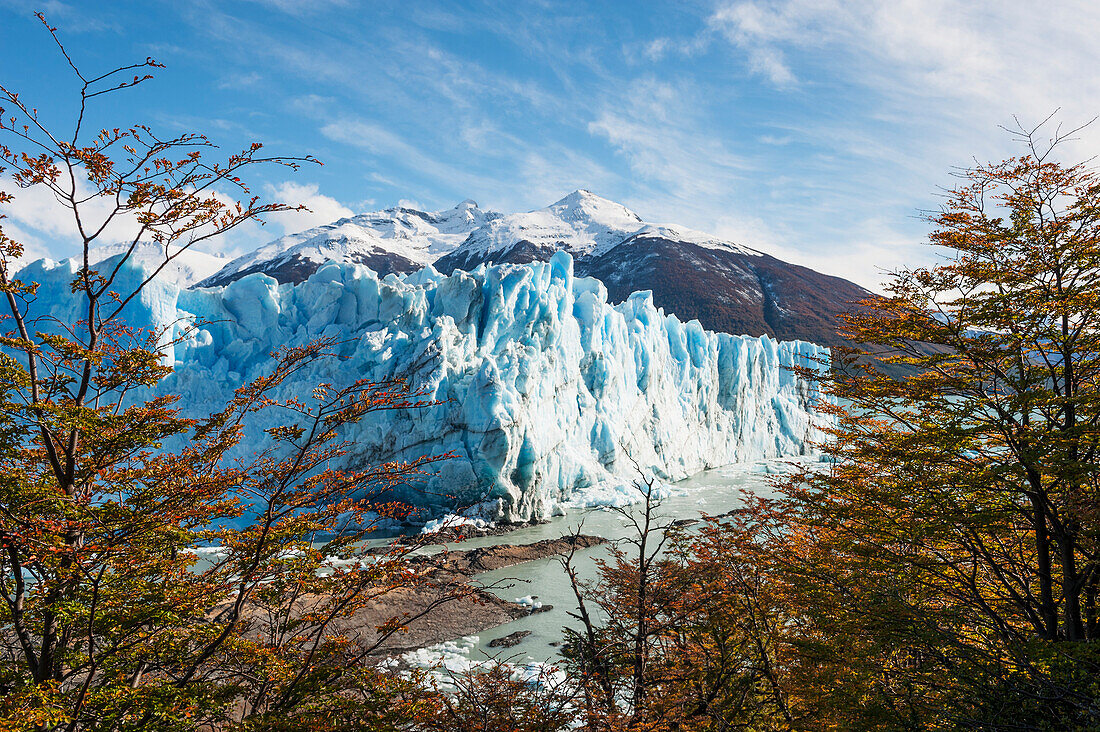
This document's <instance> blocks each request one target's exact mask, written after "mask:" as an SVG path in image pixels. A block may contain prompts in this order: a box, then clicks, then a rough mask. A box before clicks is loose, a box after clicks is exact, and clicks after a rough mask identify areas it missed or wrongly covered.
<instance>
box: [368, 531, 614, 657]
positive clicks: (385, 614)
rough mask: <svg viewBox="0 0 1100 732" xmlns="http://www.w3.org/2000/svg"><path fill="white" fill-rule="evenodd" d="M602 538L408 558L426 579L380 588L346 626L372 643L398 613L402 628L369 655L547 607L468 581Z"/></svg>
mask: <svg viewBox="0 0 1100 732" xmlns="http://www.w3.org/2000/svg"><path fill="white" fill-rule="evenodd" d="M501 533H504V532H501ZM485 535H488V534H485ZM606 541H607V540H606V539H604V538H602V537H598V536H587V535H578V536H565V537H561V538H559V539H544V540H542V541H537V542H534V543H531V544H497V545H493V546H487V547H477V548H474V549H451V550H447V551H443V552H440V553H439V554H435V555H431V556H419V557H413V558H411V560H410V561H411V563H412V567H413V568H414V569H415V570H416V571H417V572H418V573H419V574H420V575H421V576H422V577H424V578H425V579H426V580H427V581H425V582H422V583H419V584H417V585H416V586H412V587H399V588H397V589H395V590H392V591H390V592H388V593H386V594H385V595H383V596H381V597H379V598H378V599H377V600H375V601H373V602H371V603H369V604H368V605H366V606H365V607H363V608H361V609H360V610H359V611H358V612H356V613H355V615H354V616H352V617H351V618H349V619H348V621H347V625H348V628H349V629H350V630H353V631H354V632H355V633H356V634H357V635H358V636H359V637H360V638H361V639H362V641H363V642H365V643H366V644H368V645H374V644H375V643H377V642H378V639H379V638H380V636H381V634H380V633H379V632H378V630H377V629H378V628H379V627H381V626H383V625H384V624H385V623H387V622H388V621H390V620H391V619H392V618H394V617H399V618H402V622H403V625H404V627H403V628H402V630H401V631H399V632H397V633H393V634H392V635H390V636H389V637H388V638H385V639H384V640H382V642H381V643H378V647H377V648H376V649H375V651H374V654H373V655H375V656H377V657H392V656H396V655H400V654H402V653H406V652H408V651H412V650H416V649H418V648H423V647H425V646H430V645H433V644H435V643H442V642H443V641H447V640H453V639H455V638H460V637H462V636H467V635H476V634H478V633H481V632H483V631H485V630H488V629H490V628H494V627H496V626H498V625H503V624H504V623H507V622H510V621H512V620H516V619H517V618H521V617H524V616H526V615H530V614H532V613H535V612H546V611H548V610H550V609H551V606H548V605H544V606H541V607H538V608H532V607H528V606H525V605H521V604H519V603H515V602H509V601H508V600H504V599H501V598H500V597H497V596H496V595H495V594H493V593H492V592H491V591H490V590H489V589H487V588H485V587H481V586H478V585H477V584H475V583H474V582H473V581H472V580H473V579H474V577H476V576H477V575H478V574H481V573H483V572H489V571H493V570H497V569H502V568H505V567H510V566H513V565H516V564H521V563H523V562H531V561H535V560H537V559H545V558H547V557H553V556H556V555H560V554H563V553H568V552H569V551H570V550H571V549H587V548H589V547H594V546H598V545H599V544H603V543H605V542H606ZM372 633H373V634H374V635H373V637H372ZM516 642H519V640H518V639H517V641H516Z"/></svg>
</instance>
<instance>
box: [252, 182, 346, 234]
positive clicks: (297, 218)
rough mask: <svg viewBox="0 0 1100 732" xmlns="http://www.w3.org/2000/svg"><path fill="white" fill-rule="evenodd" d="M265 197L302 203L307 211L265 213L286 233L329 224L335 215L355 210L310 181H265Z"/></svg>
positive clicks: (294, 204)
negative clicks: (269, 182) (273, 183)
mask: <svg viewBox="0 0 1100 732" xmlns="http://www.w3.org/2000/svg"><path fill="white" fill-rule="evenodd" d="M264 189H265V191H266V192H267V195H268V198H270V199H271V200H273V201H276V202H278V203H286V204H289V205H291V206H297V205H304V206H306V208H308V209H309V210H308V211H280V212H278V213H272V214H268V215H267V216H266V217H265V218H266V219H267V220H268V221H270V222H271V223H273V224H278V225H279V226H281V227H282V228H283V231H284V232H285V233H287V234H296V233H297V232H299V231H305V230H306V229H312V228H313V227H314V226H321V225H322V224H329V223H332V222H333V221H336V220H337V219H342V218H346V217H348V216H352V215H354V213H355V212H354V211H352V210H351V209H350V208H348V207H347V206H345V205H344V204H342V203H340V202H339V201H337V200H336V199H335V198H332V197H331V196H326V195H324V194H322V193H321V192H320V190H319V189H318V187H317V186H316V185H315V184H312V183H306V184H302V183H294V182H291V181H284V182H282V183H280V184H279V185H271V184H268V185H266V186H265V187H264Z"/></svg>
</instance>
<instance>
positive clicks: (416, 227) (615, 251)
mask: <svg viewBox="0 0 1100 732" xmlns="http://www.w3.org/2000/svg"><path fill="white" fill-rule="evenodd" d="M558 251H565V252H568V253H569V254H570V255H571V256H572V258H573V260H574V262H575V266H576V271H577V274H578V275H583V276H592V277H596V278H597V279H600V280H602V281H603V282H604V283H605V284H606V286H607V289H608V294H609V296H610V298H611V301H612V302H621V301H623V300H625V299H626V298H627V297H628V296H629V295H630V293H632V292H637V291H639V290H650V291H652V292H653V299H654V304H655V305H656V306H657V307H661V308H664V309H665V310H666V311H667V312H672V313H675V314H676V315H677V316H678V317H680V318H682V319H684V320H690V319H698V320H699V321H700V322H701V323H702V324H703V326H704V327H705V328H708V329H711V330H716V331H722V332H726V333H733V334H748V335H764V334H766V335H769V336H772V337H775V338H780V339H802V340H809V341H813V342H816V343H822V344H825V345H834V344H836V343H838V342H839V339H838V338H837V336H836V321H835V317H836V315H837V313H840V312H844V311H847V310H849V309H850V308H851V307H852V303H854V302H856V301H858V300H861V299H862V298H864V297H866V296H868V295H869V294H870V293H868V292H867V291H866V290H864V289H863V288H861V287H859V286H858V285H855V284H853V283H851V282H848V281H847V280H844V279H841V278H839V277H831V276H829V275H824V274H821V273H819V272H815V271H814V270H811V269H808V268H806V267H800V266H797V265H793V264H789V263H787V262H783V261H781V260H779V259H776V258H774V257H771V256H769V255H766V254H764V253H762V252H758V251H755V250H753V249H749V248H747V247H744V246H741V245H738V244H736V243H734V242H730V241H726V240H723V239H722V238H721V237H717V236H712V235H710V234H706V233H703V232H699V231H693V230H691V229H688V228H685V227H682V226H677V225H673V224H659V223H652V222H646V221H644V220H643V219H642V218H641V217H640V216H639V215H638V214H636V213H634V212H633V211H631V210H629V209H628V208H626V207H625V206H623V205H621V204H619V203H615V202H614V201H610V200H608V199H606V198H602V197H600V196H598V195H596V194H594V193H592V192H591V191H586V190H578V191H574V192H573V193H570V194H569V195H567V196H566V197H565V198H562V199H561V200H560V201H557V202H556V203H553V204H551V205H549V206H547V207H545V208H541V209H536V210H534V211H528V212H526V213H513V214H500V213H496V212H493V211H485V210H482V209H481V208H479V207H478V206H477V204H476V203H474V202H473V201H469V200H467V201H463V202H462V203H461V204H459V205H458V206H456V207H455V208H453V209H450V210H449V211H438V212H424V211H417V210H415V209H411V208H390V209H386V210H385V211H377V212H373V213H367V214H362V215H359V216H354V217H351V218H347V219H341V220H340V221H337V222H334V223H332V224H328V225H325V226H319V227H316V228H314V229H310V230H309V231H304V232H302V233H300V234H293V235H290V236H284V237H282V238H281V239H277V240H276V241H274V242H272V243H270V244H268V245H266V246H264V247H261V248H260V249H257V250H256V251H254V252H251V253H250V254H247V255H245V256H243V257H240V258H238V259H236V260H234V261H233V262H230V263H229V264H227V265H226V266H225V267H224V268H223V269H222V270H221V271H219V272H218V273H216V274H214V275H213V276H211V277H208V278H207V279H205V280H204V281H203V282H201V283H200V285H201V286H213V285H224V284H227V283H229V282H232V281H234V280H236V279H239V278H241V277H243V276H245V275H247V274H251V273H253V272H263V273H265V274H268V275H270V276H272V277H274V278H275V279H276V280H278V281H280V282H301V281H303V280H304V279H306V278H307V277H308V276H309V275H310V274H312V273H313V272H314V271H316V270H317V268H318V267H319V266H320V265H321V264H322V263H324V262H330V261H334V262H346V263H356V264H363V265H366V266H368V267H370V268H371V269H373V270H374V271H375V272H377V273H378V274H379V275H386V274H389V273H391V272H396V273H399V274H400V273H408V272H413V271H416V270H419V269H421V268H422V267H424V266H425V265H427V264H429V263H430V264H432V266H433V267H435V269H436V270H438V271H440V272H442V273H444V274H450V273H451V272H454V271H456V270H464V271H470V270H473V269H475V268H476V267H477V266H478V265H481V264H488V263H513V264H525V263H528V262H535V261H543V262H545V261H549V259H550V258H551V257H552V256H553V255H554V253H555V252H558Z"/></svg>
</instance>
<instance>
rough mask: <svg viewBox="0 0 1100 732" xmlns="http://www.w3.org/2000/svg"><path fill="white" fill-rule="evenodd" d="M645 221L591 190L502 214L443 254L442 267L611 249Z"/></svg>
mask: <svg viewBox="0 0 1100 732" xmlns="http://www.w3.org/2000/svg"><path fill="white" fill-rule="evenodd" d="M644 225H645V222H643V221H642V219H641V217H640V216H638V214H636V213H634V212H633V211H631V210H630V209H628V208H626V207H625V206H623V205H621V204H618V203H615V202H614V201H609V200H607V199H606V198H600V197H599V196H597V195H595V194H594V193H591V192H589V191H585V190H579V191H574V192H573V193H570V194H569V195H568V196H566V197H565V198H563V199H561V200H560V201H558V202H557V203H553V204H551V205H549V206H547V207H546V208H540V209H538V210H535V211H529V212H527V213H516V214H508V215H507V216H501V217H500V218H497V219H495V220H493V221H491V222H489V223H488V224H486V225H485V226H482V227H480V228H479V229H477V230H475V231H474V232H473V233H471V234H470V236H469V238H467V239H466V241H464V242H462V245H461V246H460V247H458V248H457V249H456V250H455V251H453V252H451V253H450V254H446V255H444V256H442V257H441V258H440V259H439V260H437V263H436V269H439V270H441V271H448V272H449V271H453V270H455V269H465V270H470V269H472V268H473V267H475V266H477V265H478V264H480V263H482V262H489V261H492V262H512V263H525V262H531V261H545V260H547V259H549V258H550V257H551V256H552V255H553V254H554V252H556V251H559V250H564V251H567V252H569V253H570V254H572V255H573V257H574V258H583V257H588V256H592V255H594V254H599V253H603V252H606V251H607V250H609V249H611V248H613V247H615V246H616V245H617V244H619V243H621V242H622V241H623V240H624V239H626V238H627V237H629V236H630V235H631V234H633V233H634V232H636V231H638V229H639V228H640V227H642V226H644Z"/></svg>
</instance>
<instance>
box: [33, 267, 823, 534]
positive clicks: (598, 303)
mask: <svg viewBox="0 0 1100 732" xmlns="http://www.w3.org/2000/svg"><path fill="white" fill-rule="evenodd" d="M135 267H136V265H135ZM74 268H75V264H73V263H71V262H62V263H51V262H47V261H40V262H36V263H34V264H32V265H30V266H28V267H27V268H26V269H25V270H24V271H23V273H22V275H21V276H22V278H24V279H29V280H36V281H38V282H40V283H41V285H42V287H41V288H40V291H39V303H38V307H39V308H42V307H45V308H47V309H48V310H49V314H50V315H52V316H54V317H58V318H60V319H61V320H62V321H72V320H75V319H76V318H77V317H78V315H77V312H78V311H77V310H76V303H75V302H74V301H72V299H71V295H69V294H68V292H69V290H68V286H67V285H68V282H69V280H70V279H71V277H72V275H73V271H74ZM122 276H123V278H124V279H127V278H128V279H130V280H134V281H136V279H137V278H138V277H139V276H140V271H139V270H137V269H126V270H125V271H124V272H123V273H122ZM126 284H127V282H125V281H122V282H120V283H119V288H120V289H124V288H125V287H126ZM127 319H128V321H129V322H130V323H131V324H132V325H134V326H139V327H167V328H169V330H170V331H171V330H172V329H175V331H176V332H177V333H178V332H181V329H183V328H184V327H186V324H187V323H199V326H198V328H197V329H196V330H195V332H194V333H193V334H192V336H191V337H190V338H188V339H187V340H185V341H183V342H180V343H177V344H176V345H175V346H173V347H170V348H167V349H166V358H168V359H169V360H170V361H171V362H173V363H174V365H175V372H174V374H172V375H171V376H170V377H168V378H167V379H166V380H165V381H164V382H163V383H162V385H161V388H162V389H163V390H165V391H166V392H172V393H177V394H179V395H181V397H182V401H181V405H182V408H183V409H184V411H185V413H189V414H193V415H200V414H204V413H209V412H211V411H214V410H215V409H217V408H219V407H220V406H221V405H222V404H224V402H225V400H226V399H228V398H229V397H230V396H231V395H232V393H233V390H234V389H235V388H236V387H238V386H240V385H241V384H242V383H245V382H247V381H248V380H250V379H252V378H254V377H255V376H257V375H259V374H260V373H262V372H264V370H265V369H267V368H269V367H270V358H269V354H270V353H271V352H272V351H274V350H276V349H277V348H278V347H280V346H283V345H294V344H302V343H306V342H308V341H310V340H312V339H316V338H319V337H326V336H334V337H335V338H337V339H338V341H339V344H338V346H337V347H336V350H337V351H338V355H339V358H334V359H327V360H321V361H318V362H317V363H315V364H314V365H312V367H311V368H310V369H309V370H307V371H303V372H301V373H300V374H299V375H298V376H297V381H296V382H295V383H293V384H286V385H284V388H285V389H287V390H288V391H287V393H285V394H283V395H282V396H289V395H290V394H292V393H297V394H299V395H301V394H305V393H308V391H309V390H310V389H311V388H312V386H313V385H314V384H316V383H319V382H326V383H330V384H333V385H336V386H339V385H341V384H346V383H350V382H351V381H353V380H354V379H358V378H368V379H385V378H391V377H402V378H405V379H407V380H408V382H409V384H410V385H411V386H412V387H414V388H417V389H423V390H425V391H426V392H427V393H428V394H429V395H430V396H431V397H432V398H434V399H436V400H439V403H438V404H436V405H434V406H430V407H427V408H423V409H418V410H412V411H387V412H381V413H375V414H372V415H370V417H369V419H368V420H366V421H364V422H362V423H359V424H357V425H354V426H353V427H351V428H350V430H349V433H348V434H347V435H346V437H347V439H349V440H350V441H351V442H352V443H353V445H352V448H351V453H350V454H349V456H348V459H349V460H350V461H351V464H352V465H356V464H367V463H371V462H375V461H379V460H383V459H393V458H410V459H411V458H415V457H418V456H421V455H425V454H440V453H444V452H453V453H455V455H456V457H454V458H453V459H450V460H447V461H444V462H443V463H440V464H438V470H437V471H436V472H435V473H434V474H432V475H430V476H426V477H425V479H424V480H423V481H422V482H421V484H420V485H417V486H410V487H409V488H408V490H407V491H405V492H404V493H403V495H401V496H399V497H401V498H404V499H406V500H410V501H412V502H415V503H418V504H420V505H424V506H427V507H430V508H432V509H438V510H439V512H441V513H442V512H446V510H448V509H451V510H453V509H454V508H455V507H456V506H458V507H461V506H469V505H473V504H481V506H482V511H487V512H488V513H490V514H495V516H496V517H497V518H501V519H505V520H513V521H516V520H527V519H532V518H541V517H545V516H548V515H551V514H554V513H557V512H560V511H561V510H562V509H563V508H564V507H567V506H569V505H576V504H587V505H593V504H596V505H598V504H610V503H619V502H620V499H621V498H622V496H624V495H626V494H629V493H631V492H632V489H631V488H630V484H631V482H632V481H633V480H634V479H636V478H637V477H638V471H639V470H641V471H644V472H645V473H647V474H652V475H654V476H656V477H658V478H660V479H662V480H678V479H681V478H684V477H687V476H689V475H691V474H693V473H696V472H698V471H700V470H703V469H706V468H710V467H716V466H719V465H726V464H730V463H737V462H745V461H753V460H758V459H763V458H774V457H783V456H792V455H800V454H805V453H807V452H809V451H811V450H812V447H811V446H812V444H813V443H814V442H815V441H817V440H819V439H820V438H821V437H822V435H821V433H820V431H819V428H820V427H821V426H822V422H823V419H824V418H823V416H822V415H821V414H820V413H819V412H818V410H817V407H818V406H819V405H820V400H821V399H822V398H823V397H822V396H821V395H820V394H819V393H818V391H817V390H816V388H814V387H813V385H811V384H810V383H808V382H807V381H805V380H803V379H800V378H798V377H797V376H796V374H795V373H793V372H792V371H790V369H789V367H792V366H806V367H810V368H815V369H823V368H827V366H826V365H825V363H824V362H826V361H827V360H828V355H829V354H828V349H826V348H824V347H821V346H817V345H814V344H812V343H805V342H799V341H794V342H777V341H774V340H772V339H769V338H768V337H766V336H764V337H760V338H754V337H748V336H735V335H728V334H725V333H713V332H709V331H706V330H704V329H703V328H702V326H700V325H699V323H698V322H697V321H690V322H686V323H684V322H681V321H680V320H678V319H677V318H676V317H675V316H674V315H668V314H665V313H664V312H663V311H662V310H659V309H657V308H656V307H654V305H653V301H652V297H651V296H650V294H649V293H648V292H637V293H634V294H633V295H631V296H630V297H629V298H628V299H627V300H626V301H625V302H622V303H619V304H616V305H612V304H609V303H608V301H607V290H606V288H605V287H604V285H603V284H601V283H600V282H599V281H598V280H595V279H588V278H578V277H574V274H573V260H572V259H571V258H570V256H569V255H568V254H567V253H564V252H559V253H558V254H556V255H554V257H553V258H552V259H551V260H550V261H549V262H546V263H533V264H530V265H497V266H488V267H486V266H481V267H478V268H477V269H476V270H474V271H472V272H462V271H456V272H455V273H454V274H452V275H446V276H445V275H442V274H439V273H438V272H436V271H435V270H434V269H432V268H431V267H427V268H425V269H423V270H421V271H419V272H416V273H414V274H410V275H404V276H397V275H388V276H386V277H384V278H381V279H379V278H378V276H377V275H376V274H375V273H374V272H373V271H371V270H369V269H367V268H365V267H362V266H359V265H354V264H328V265H324V266H322V267H321V268H320V269H319V270H318V271H317V272H316V273H315V274H313V276H311V277H310V278H309V279H308V280H307V281H305V282H303V283H301V284H298V285H291V284H284V285H280V284H279V283H278V282H276V281H275V280H274V279H272V278H270V277H268V276H266V275H263V274H254V275H249V276H247V277H244V278H242V279H240V280H237V281H235V282H232V283H230V284H229V285H227V286H225V287H224V288H196V289H189V290H181V289H179V288H177V287H176V286H174V285H173V284H171V283H170V282H163V283H154V285H153V286H152V287H150V288H149V289H148V290H146V292H145V293H143V295H142V297H141V299H140V301H134V302H132V303H131V304H130V305H129V306H128V310H127ZM266 426H268V425H263V424H257V425H255V429H253V430H252V431H250V432H249V435H248V436H247V437H246V441H245V443H244V445H243V447H244V449H251V448H255V447H256V446H257V445H258V444H259V441H260V440H262V439H263V437H264V433H263V432H262V431H261V430H262V428H264V427H266Z"/></svg>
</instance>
